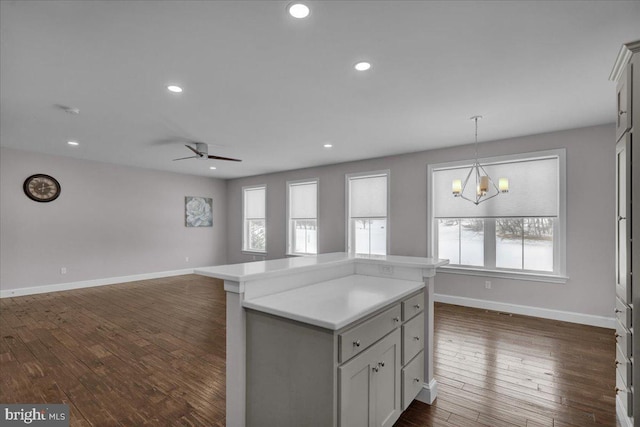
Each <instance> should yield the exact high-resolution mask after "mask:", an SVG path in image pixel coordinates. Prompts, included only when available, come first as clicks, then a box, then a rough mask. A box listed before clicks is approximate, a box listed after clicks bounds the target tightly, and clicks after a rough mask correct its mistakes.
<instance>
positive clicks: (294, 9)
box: [287, 2, 311, 19]
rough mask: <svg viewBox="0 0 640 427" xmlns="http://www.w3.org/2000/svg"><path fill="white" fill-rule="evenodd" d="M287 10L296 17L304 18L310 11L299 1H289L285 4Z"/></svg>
mask: <svg viewBox="0 0 640 427" xmlns="http://www.w3.org/2000/svg"><path fill="white" fill-rule="evenodd" d="M287 10H288V11H289V15H291V16H293V17H294V18H297V19H302V18H306V17H307V16H309V14H310V13H311V10H310V9H309V6H307V5H306V4H304V3H300V2H293V3H290V4H289V5H288V6H287Z"/></svg>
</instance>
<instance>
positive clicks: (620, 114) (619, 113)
mask: <svg viewBox="0 0 640 427" xmlns="http://www.w3.org/2000/svg"><path fill="white" fill-rule="evenodd" d="M623 114H627V112H626V111H624V110H620V111H618V115H619V116H622V115H623Z"/></svg>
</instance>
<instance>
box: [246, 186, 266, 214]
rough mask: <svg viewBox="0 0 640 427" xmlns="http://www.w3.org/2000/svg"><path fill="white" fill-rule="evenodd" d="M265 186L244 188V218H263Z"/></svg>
mask: <svg viewBox="0 0 640 427" xmlns="http://www.w3.org/2000/svg"><path fill="white" fill-rule="evenodd" d="M266 194H267V191H266V188H265V187H257V188H246V189H245V190H244V218H245V219H262V218H265V196H266Z"/></svg>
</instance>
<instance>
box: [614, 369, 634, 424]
mask: <svg viewBox="0 0 640 427" xmlns="http://www.w3.org/2000/svg"><path fill="white" fill-rule="evenodd" d="M616 395H617V396H618V399H620V402H621V403H622V406H624V410H625V412H626V413H627V416H629V417H633V392H632V391H631V389H629V388H627V386H626V385H625V384H624V381H623V380H622V377H621V376H620V372H618V373H616Z"/></svg>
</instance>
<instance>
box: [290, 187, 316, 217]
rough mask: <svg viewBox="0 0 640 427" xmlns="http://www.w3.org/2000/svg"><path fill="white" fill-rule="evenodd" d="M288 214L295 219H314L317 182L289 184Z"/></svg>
mask: <svg viewBox="0 0 640 427" xmlns="http://www.w3.org/2000/svg"><path fill="white" fill-rule="evenodd" d="M289 215H290V217H291V218H295V219H315V218H317V216H318V183H317V182H305V183H300V184H290V185H289Z"/></svg>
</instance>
